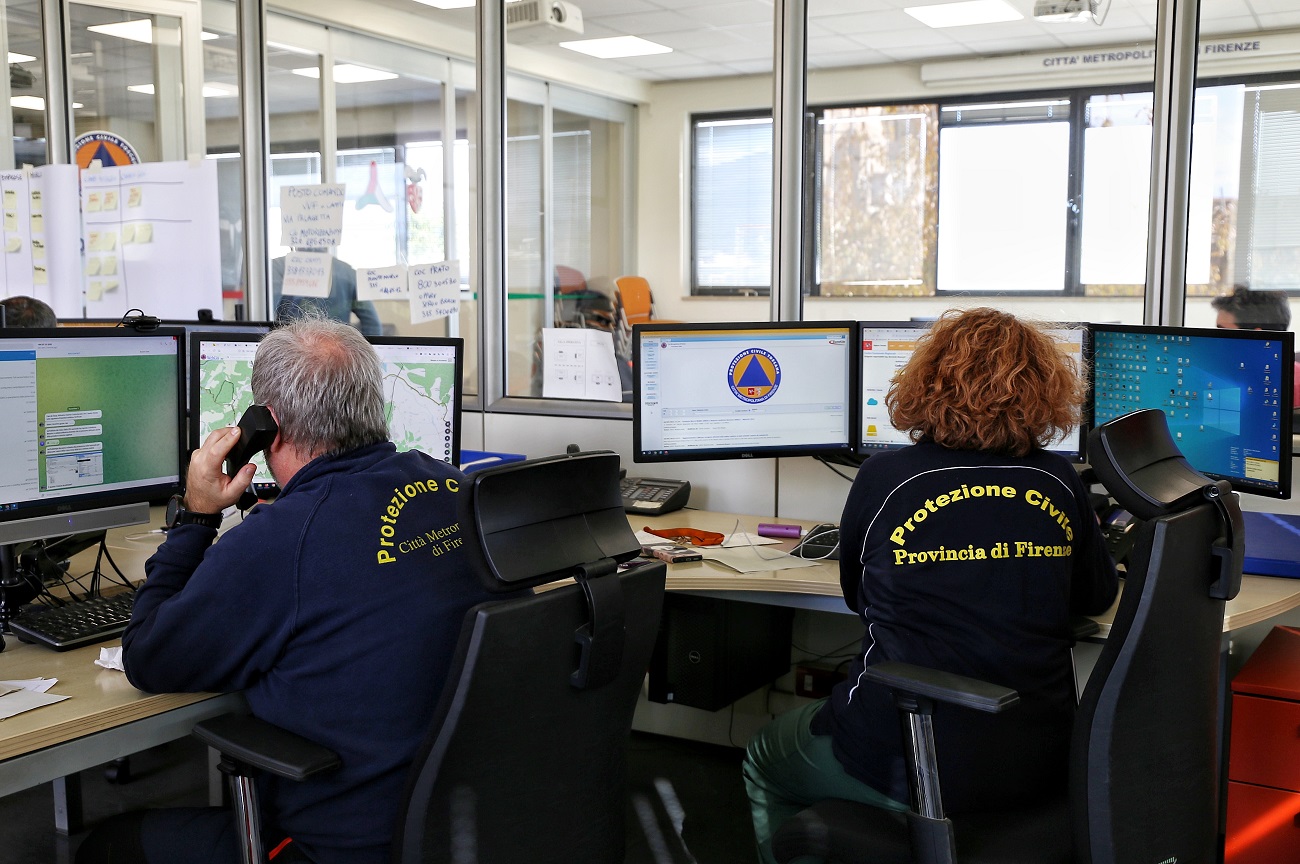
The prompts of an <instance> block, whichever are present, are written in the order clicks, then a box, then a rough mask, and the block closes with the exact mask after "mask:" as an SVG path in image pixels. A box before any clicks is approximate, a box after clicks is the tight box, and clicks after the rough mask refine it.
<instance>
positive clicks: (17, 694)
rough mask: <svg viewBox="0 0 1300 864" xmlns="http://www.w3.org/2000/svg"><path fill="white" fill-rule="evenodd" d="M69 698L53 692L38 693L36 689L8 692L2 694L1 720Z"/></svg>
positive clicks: (0, 703) (0, 702) (0, 697)
mask: <svg viewBox="0 0 1300 864" xmlns="http://www.w3.org/2000/svg"><path fill="white" fill-rule="evenodd" d="M67 698H68V697H67V696H56V695H54V694H53V693H37V692H36V691H35V690H16V691H14V692H13V693H6V694H5V695H4V696H0V720H8V719H9V718H10V717H13V716H15V715H17V714H21V713H23V712H24V711H30V710H32V709H33V708H44V707H45V706H46V705H53V704H54V703H55V702H62V701H63V700H64V699H67Z"/></svg>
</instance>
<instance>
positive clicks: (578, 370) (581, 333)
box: [542, 327, 623, 402]
mask: <svg viewBox="0 0 1300 864" xmlns="http://www.w3.org/2000/svg"><path fill="white" fill-rule="evenodd" d="M542 368H543V377H542V396H544V397H545V398H547V399H600V400H603V401H606V402H622V401H623V388H622V385H621V384H620V383H619V377H618V360H617V358H615V356H614V336H613V334H611V333H607V332H606V331H604V330H587V329H581V328H574V327H544V328H542Z"/></svg>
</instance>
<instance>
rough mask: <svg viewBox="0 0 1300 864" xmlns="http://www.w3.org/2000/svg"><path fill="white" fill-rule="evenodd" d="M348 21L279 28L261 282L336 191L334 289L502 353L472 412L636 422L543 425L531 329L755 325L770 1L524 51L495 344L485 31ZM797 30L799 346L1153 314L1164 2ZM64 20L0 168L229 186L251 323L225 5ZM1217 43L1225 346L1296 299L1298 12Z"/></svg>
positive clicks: (387, 319) (1207, 70)
mask: <svg viewBox="0 0 1300 864" xmlns="http://www.w3.org/2000/svg"><path fill="white" fill-rule="evenodd" d="M356 5H358V4H353V6H356ZM364 5H365V9H366V10H367V14H368V16H369V17H368V18H367V22H368V23H367V27H366V29H367V31H368V32H367V34H366V35H362V34H360V33H358V32H355V31H354V30H353V29H352V28H350V27H349V25H348V22H345V21H341V20H330V19H329V15H330V14H332V13H331V12H330V10H328V9H325V10H320V11H318V12H314V11H312V10H309V9H308V8H307V4H305V3H303V2H300V0H285V3H284V4H283V6H280V5H277V6H275V7H273V8H272V9H271V11H270V13H269V14H268V20H267V34H268V35H267V43H268V44H267V46H266V49H267V67H266V73H265V74H266V79H265V87H266V91H267V110H268V115H269V141H268V150H269V152H268V153H267V159H268V169H267V173H268V177H269V186H268V190H267V192H268V195H267V234H268V236H267V238H266V247H267V252H268V258H269V259H270V258H276V257H280V256H282V255H284V254H285V253H286V252H287V251H288V247H287V246H286V245H285V244H284V243H283V242H282V239H281V237H280V230H279V227H280V226H279V223H280V217H281V211H280V202H279V194H280V190H281V189H282V188H283V187H285V186H288V185H302V184H317V183H339V184H342V185H343V186H344V188H345V190H346V206H345V212H344V232H343V242H342V244H341V245H340V246H339V247H338V249H337V250H336V254H337V256H338V257H339V258H340V259H341V260H344V261H347V262H348V263H350V264H352V265H354V266H356V267H360V268H363V269H364V268H373V267H393V266H407V267H409V266H417V265H420V264H428V263H434V262H440V261H449V262H454V263H455V265H456V267H457V270H458V275H459V282H460V286H461V291H460V303H459V309H460V311H459V313H458V314H456V315H454V316H451V317H449V318H443V319H438V320H435V321H432V322H426V323H422V324H412V323H411V319H410V314H409V306H408V305H407V304H406V303H405V301H395V300H379V301H376V309H377V313H378V318H379V321H380V325H381V327H382V329H384V330H385V331H386V332H397V333H408V332H419V333H428V334H443V333H451V334H454V335H460V336H462V337H464V338H466V339H467V341H468V342H469V343H470V350H469V351H468V356H469V358H470V362H469V363H467V364H466V380H465V382H464V384H465V386H466V390H467V392H474V393H477V392H478V390H479V386H478V385H479V382H478V380H477V376H478V370H477V364H476V362H474V361H475V358H476V357H477V344H478V339H479V334H480V333H481V331H482V330H483V329H484V328H488V329H491V330H492V331H494V332H497V333H499V334H500V336H499V338H496V339H494V340H491V341H490V342H489V343H487V344H496V345H500V346H501V353H502V355H503V356H502V358H501V368H502V369H503V370H504V376H503V377H504V382H503V389H502V390H501V391H500V392H503V393H504V394H505V397H506V398H505V399H504V400H501V401H499V402H495V403H494V404H493V405H489V406H480V407H487V408H491V409H499V410H522V411H533V410H542V411H546V412H552V411H558V412H560V413H564V412H567V411H570V410H578V411H579V413H583V412H586V413H592V412H594V413H597V414H602V413H603V414H605V415H608V416H624V414H625V412H626V408H625V407H624V406H615V405H603V406H602V405H601V404H598V402H599V400H597V401H596V402H593V404H591V405H588V406H586V407H585V408H584V407H582V406H578V407H577V408H576V409H575V408H574V406H573V405H572V404H571V402H570V401H568V400H561V401H555V400H551V401H548V402H544V403H543V402H537V401H535V400H537V399H539V398H543V397H544V395H545V392H546V381H545V375H544V365H543V364H542V363H541V362H540V361H541V358H542V355H543V349H544V342H545V338H544V334H545V332H546V331H548V330H550V331H555V330H562V329H565V328H575V327H576V328H582V329H610V330H614V331H615V334H614V335H617V331H619V330H620V324H619V320H618V311H619V310H618V308H617V307H618V304H619V296H618V293H619V292H618V287H617V283H618V280H619V278H620V277H622V276H628V275H632V276H641V277H644V278H645V279H646V280H647V281H648V284H649V286H650V289H651V291H652V296H653V303H654V314H655V315H656V316H657V317H659V318H669V319H676V320H685V321H704V322H707V321H734V320H765V319H767V318H768V317H769V316H770V315H771V308H772V307H771V302H770V300H769V299H768V298H769V295H770V293H771V284H770V283H771V270H772V260H773V259H772V253H773V242H774V232H773V225H772V184H773V177H774V173H775V172H774V171H773V164H772V149H773V148H772V140H773V130H772V120H771V117H772V103H773V72H772V70H773V66H774V64H773V55H772V44H773V41H774V40H773V34H774V33H775V32H776V30H777V27H776V24H777V22H776V21H775V20H774V7H773V6H771V5H768V4H766V3H763V2H759V0H753V2H740V3H737V4H729V6H728V10H727V11H726V12H725V14H724V12H723V11H722V10H719V9H715V8H712V7H710V6H708V5H707V4H704V5H702V6H700V8H690V9H680V10H678V9H673V10H672V11H669V10H668V8H667V7H666V6H665V8H664V9H663V10H660V11H661V12H663V14H662V15H659V16H658V17H648V16H642V15H636V14H632V13H630V12H627V10H621V9H618V8H615V7H614V6H610V5H608V4H606V3H603V2H599V0H593V2H592V3H589V4H586V5H585V8H584V12H585V14H586V17H587V31H588V32H587V34H586V36H587V37H594V36H603V35H612V34H615V33H629V34H630V33H631V32H637V33H639V34H640V35H641V36H642V37H643V38H647V39H651V40H655V39H658V40H659V41H660V43H662V44H661V47H662V48H663V49H664V51H668V49H671V51H669V52H668V53H663V52H661V53H659V54H650V55H646V56H644V57H631V58H628V57H624V58H618V59H616V60H614V61H603V60H599V59H587V58H581V57H578V56H577V55H574V54H572V53H571V52H570V53H565V52H564V50H563V49H561V48H560V47H558V42H559V41H560V39H561V38H562V37H564V36H565V34H558V35H554V38H548V39H546V40H542V41H540V42H538V41H536V40H535V39H533V38H530V39H523V38H519V36H517V35H515V34H509V35H508V42H509V44H508V46H507V55H506V61H507V62H506V72H507V75H506V83H505V94H504V95H505V105H506V112H505V113H506V128H505V130H504V137H505V141H504V142H503V144H504V149H505V152H506V177H505V188H506V212H505V216H506V218H505V222H506V238H505V246H506V263H507V266H506V272H505V279H504V284H503V285H502V286H499V288H498V287H496V286H493V287H492V288H491V289H490V290H493V291H496V290H501V291H502V292H503V297H502V302H501V304H500V307H499V308H500V309H501V310H502V314H501V320H499V321H495V320H494V321H484V320H480V316H479V315H478V298H479V291H480V287H481V286H478V285H476V284H474V273H475V272H476V271H475V267H476V261H477V256H478V254H479V250H477V249H476V248H475V243H474V242H473V238H474V232H473V226H474V210H475V208H476V206H477V205H476V199H477V194H478V190H477V189H476V188H475V183H476V181H475V168H474V166H475V161H476V158H477V153H476V148H475V143H474V136H475V133H474V128H473V127H474V125H475V121H474V117H475V111H476V107H475V102H476V95H475V83H474V81H475V71H474V66H473V63H474V58H473V48H472V46H473V44H474V42H473V38H472V36H473V23H474V18H473V10H472V9H459V10H442V9H435V8H432V7H428V6H417V5H413V4H410V3H405V2H402V0H383V2H380V0H375V2H371V3H367V4H364ZM615 5H616V4H615ZM657 5H663V4H657ZM784 5H787V4H777V6H776V9H775V12H779V11H780V8H781V7H782V6H784ZM801 5H806V12H807V14H806V19H805V21H804V24H803V29H804V31H805V32H804V36H805V37H806V45H807V48H806V57H807V78H806V103H807V111H806V113H805V116H804V118H803V120H802V129H801V133H802V140H803V142H804V159H803V162H804V165H803V168H804V172H803V177H802V181H801V189H802V194H803V200H802V205H803V210H804V219H803V227H802V230H801V236H800V243H801V248H802V250H803V255H804V257H805V259H806V261H805V264H806V266H805V272H806V277H805V278H804V279H802V280H801V284H800V285H799V286H798V287H799V290H800V292H801V294H802V295H803V296H802V304H801V310H802V311H801V314H802V317H804V318H806V319H811V320H831V319H844V318H848V319H873V320H875V319H899V320H906V319H909V318H926V317H932V316H934V315H936V314H938V313H939V312H940V311H942V310H943V309H945V308H948V307H950V306H964V305H972V304H992V305H997V306H1001V307H1003V308H1007V309H1009V310H1011V311H1015V312H1017V313H1020V314H1025V315H1030V316H1034V317H1037V318H1041V319H1050V320H1067V321H1068V320H1095V321H1118V322H1136V321H1141V320H1143V318H1144V315H1148V314H1150V313H1148V312H1147V310H1146V306H1147V302H1146V297H1147V295H1148V294H1149V293H1150V291H1151V287H1150V286H1148V285H1147V284H1146V282H1147V274H1146V269H1147V266H1148V265H1147V258H1148V255H1149V252H1148V248H1149V246H1150V245H1151V243H1150V241H1149V239H1148V232H1149V227H1148V221H1149V219H1150V201H1151V188H1152V182H1151V176H1152V165H1151V147H1152V143H1151V142H1152V117H1153V114H1154V112H1155V110H1156V99H1155V96H1154V90H1155V84H1156V77H1155V73H1156V67H1155V59H1156V58H1155V56H1154V54H1155V52H1154V32H1155V28H1154V24H1155V22H1156V21H1157V18H1158V16H1159V14H1160V12H1161V8H1160V7H1158V6H1157V4H1156V3H1155V2H1152V0H1112V2H1110V3H1109V4H1107V3H1105V2H1101V3H1092V4H1085V5H1086V6H1087V10H1086V12H1087V14H1080V15H1078V16H1075V17H1076V18H1080V19H1082V20H1072V21H1065V20H1051V19H1048V18H1043V17H1035V14H1034V7H1033V4H1029V3H1025V2H1020V0H1007V2H1006V3H1004V4H1003V5H1004V6H1006V9H1005V10H1003V12H1002V20H984V21H954V20H945V19H943V18H935V17H934V15H935V14H937V13H936V10H942V9H943V8H944V7H945V6H948V5H951V4H928V5H926V6H923V7H919V8H910V7H909V8H897V7H896V6H894V5H891V4H885V3H883V2H874V0H873V2H871V3H863V4H854V5H853V6H852V7H851V8H850V7H848V6H846V5H845V4H842V3H838V2H832V0H806V4H801ZM64 6H65V8H66V13H67V15H66V17H67V21H68V22H69V28H68V29H69V32H68V38H69V39H70V42H69V43H68V44H67V46H66V51H65V53H66V57H65V58H63V61H62V63H61V64H59V63H56V64H54V66H55V68H56V70H61V71H62V73H63V76H64V77H65V79H66V83H67V88H66V91H67V95H66V97H65V96H64V95H63V93H62V90H61V87H60V86H55V87H54V88H53V89H50V85H49V82H48V81H47V80H46V79H47V77H48V74H47V73H48V72H49V69H50V68H51V67H50V64H47V63H46V57H45V54H46V53H47V50H48V49H47V46H48V45H49V44H60V43H59V42H58V40H55V41H54V42H53V43H51V41H50V37H51V34H48V33H46V32H44V30H43V29H42V21H43V18H42V12H41V4H39V3H35V2H8V3H6V4H5V7H4V10H3V12H4V14H3V16H2V19H3V20H2V22H0V36H3V38H4V41H5V44H6V48H7V49H8V52H9V57H10V78H9V86H10V104H11V111H10V114H9V115H8V116H9V118H10V119H9V126H10V133H9V134H8V135H7V136H5V137H4V142H3V145H4V149H3V150H0V168H4V167H18V166H20V165H23V164H28V165H40V164H42V163H43V162H45V161H48V158H49V156H48V154H49V153H50V152H51V146H50V141H49V139H48V135H49V132H50V128H51V123H50V119H51V118H50V115H49V113H48V112H49V111H50V110H53V111H58V112H60V117H62V116H63V115H64V114H66V116H67V118H68V122H67V123H66V124H64V126H65V127H66V130H67V133H68V135H67V137H68V140H67V141H60V142H55V144H56V145H57V146H55V147H54V148H53V151H54V152H58V153H70V152H71V138H72V137H73V136H75V135H76V134H78V133H80V132H86V131H104V132H108V133H112V134H113V135H116V136H118V137H120V138H121V139H123V140H126V141H128V142H130V144H131V145H132V147H133V148H134V150H135V151H136V153H137V157H138V158H139V159H141V160H143V161H175V160H182V159H189V158H194V157H196V156H207V157H208V158H210V159H212V160H214V161H216V162H217V163H218V178H219V181H218V208H219V211H220V213H219V225H220V232H221V243H220V246H221V270H222V280H221V281H222V289H223V296H224V299H225V308H224V310H223V314H224V316H225V317H234V315H235V314H236V311H237V308H238V307H239V306H240V305H243V306H244V307H245V308H247V305H248V300H249V298H247V297H246V296H245V294H244V285H245V282H246V276H245V273H246V270H247V262H245V261H244V260H243V254H244V253H243V250H244V248H245V244H244V238H243V230H244V226H243V224H242V216H241V207H242V180H243V173H242V172H243V171H244V166H243V161H244V160H243V159H242V158H241V154H240V146H241V145H240V129H241V124H242V122H243V118H241V116H240V105H239V99H238V98H236V97H237V96H238V51H237V48H238V44H239V43H238V40H239V38H240V37H239V33H238V27H237V26H236V22H235V14H234V3H232V2H227V0H205V2H203V3H201V4H200V3H194V2H189V0H121V2H106V0H91V2H76V3H71V2H68V3H65V4H64ZM925 10H929V11H925ZM353 11H354V12H355V9H354V10H353ZM320 16H323V17H320ZM1199 21H1200V34H1199V37H1200V38H1199V44H1198V46H1197V49H1196V51H1195V52H1193V53H1194V54H1195V55H1196V57H1197V60H1198V65H1197V69H1196V73H1197V75H1196V79H1195V96H1194V99H1193V111H1192V117H1191V119H1190V121H1189V123H1188V126H1189V128H1188V130H1187V131H1188V132H1189V133H1190V136H1191V142H1192V144H1191V146H1192V152H1191V156H1190V166H1189V168H1188V173H1189V175H1190V179H1189V181H1188V182H1187V185H1186V199H1187V216H1186V230H1187V241H1186V248H1187V260H1186V268H1185V269H1186V283H1187V284H1186V305H1185V313H1184V317H1185V319H1186V321H1187V323H1188V324H1190V325H1194V326H1209V325H1212V324H1213V322H1214V320H1215V315H1214V310H1213V308H1212V307H1211V305H1210V303H1209V301H1210V299H1211V298H1212V297H1213V296H1216V295H1218V294H1220V293H1223V292H1225V291H1227V290H1230V289H1231V288H1232V286H1234V285H1250V286H1251V287H1252V288H1255V289H1258V290H1278V291H1286V292H1291V291H1294V290H1295V289H1296V288H1297V287H1300V286H1297V285H1296V284H1295V282H1294V279H1295V277H1294V275H1293V274H1294V272H1295V270H1296V268H1295V266H1294V263H1295V259H1296V257H1297V255H1296V254H1295V250H1294V248H1293V247H1294V246H1295V244H1294V243H1293V242H1292V237H1291V234H1293V233H1294V230H1293V228H1292V225H1293V223H1294V222H1295V219H1294V218H1292V217H1293V216H1294V214H1292V212H1291V210H1292V209H1294V208H1292V207H1291V204H1290V202H1291V201H1292V199H1293V198H1296V197H1297V196H1296V194H1295V190H1294V189H1293V186H1294V184H1293V183H1291V179H1290V178H1291V177H1293V176H1295V175H1296V174H1300V172H1296V171H1295V170H1294V167H1293V166H1294V164H1295V160H1296V159H1298V158H1300V156H1298V155H1297V154H1300V150H1297V148H1295V147H1293V146H1290V145H1291V142H1292V140H1293V137H1294V136H1292V135H1291V133H1290V127H1289V126H1288V124H1289V123H1290V122H1291V121H1290V119H1289V118H1290V117H1292V116H1293V115H1294V113H1295V110H1296V108H1297V107H1300V106H1297V105H1295V104H1293V103H1294V102H1295V98H1293V97H1292V96H1291V95H1290V94H1292V93H1296V92H1300V36H1298V35H1297V34H1298V33H1300V12H1289V11H1286V10H1281V11H1276V12H1270V13H1268V14H1263V13H1256V12H1254V11H1250V10H1244V11H1243V10H1242V9H1241V8H1240V6H1239V4H1234V3H1229V2H1228V0H1204V2H1202V3H1201V4H1200V15H1199ZM796 23H797V22H796ZM379 33H384V34H386V35H384V36H379V35H377V34H379ZM535 35H536V34H534V36H535ZM755 46H761V47H760V48H757V49H756V47H755ZM1187 62H1189V63H1190V62H1191V61H1190V60H1189V61H1187ZM548 64H549V65H548ZM552 72H554V77H552ZM55 83H56V84H59V83H60V82H55ZM47 90H50V92H48V93H47V92H46V91H47ZM47 101H50V102H51V103H52V104H50V105H48V106H47V105H46V102H47ZM58 103H62V104H58ZM54 119H55V120H58V119H59V118H54ZM58 125H59V124H57V123H56V124H54V126H55V129H56V130H57V129H58ZM68 158H71V156H69V157H68ZM268 299H270V298H268ZM614 341H615V344H616V345H617V344H619V342H618V340H617V339H615V340H614ZM617 359H618V360H619V361H620V362H622V361H624V360H626V359H627V358H625V357H618V358H617ZM519 397H525V398H522V399H521V398H519ZM471 402H473V400H471Z"/></svg>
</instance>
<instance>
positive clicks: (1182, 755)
mask: <svg viewBox="0 0 1300 864" xmlns="http://www.w3.org/2000/svg"><path fill="white" fill-rule="evenodd" d="M1088 453H1089V459H1090V462H1091V464H1092V466H1093V468H1094V469H1096V471H1097V474H1098V476H1099V477H1100V478H1101V480H1102V482H1103V483H1104V484H1105V486H1106V488H1107V489H1108V490H1109V491H1110V492H1111V494H1112V495H1113V496H1114V498H1115V499H1116V501H1117V502H1118V503H1119V504H1120V506H1122V507H1124V508H1125V509H1127V510H1129V511H1130V512H1132V513H1133V514H1134V515H1135V516H1137V517H1138V518H1139V519H1143V520H1147V521H1145V523H1144V524H1143V525H1142V527H1141V528H1140V529H1139V530H1140V531H1141V532H1142V533H1141V535H1140V536H1139V539H1138V540H1137V543H1136V544H1135V547H1134V550H1133V552H1132V554H1131V556H1130V564H1129V569H1128V575H1127V580H1126V584H1125V586H1124V592H1123V597H1122V598H1121V600H1120V605H1119V607H1118V609H1117V611H1116V613H1115V620H1114V623H1113V624H1112V625H1111V629H1110V634H1109V636H1108V637H1107V639H1106V643H1105V645H1104V646H1103V648H1102V651H1101V655H1100V657H1099V659H1098V661H1097V664H1096V666H1095V667H1094V669H1093V671H1092V674H1091V676H1090V677H1089V679H1088V683H1087V685H1086V687H1085V688H1084V692H1083V696H1082V699H1081V701H1080V705H1079V709H1078V712H1077V714H1076V716H1075V722H1074V733H1073V742H1072V747H1071V753H1070V756H1069V765H1068V769H1067V766H1062V770H1063V771H1066V770H1068V776H1069V789H1068V794H1064V793H1063V794H1061V795H1059V796H1057V797H1055V798H1052V799H1049V800H1045V801H1042V802H1040V803H1037V804H1036V805H1034V806H1032V807H1028V808H1023V809H1018V810H1014V811H992V812H981V813H970V814H958V815H954V816H952V817H951V818H946V817H945V815H944V813H943V806H942V801H941V797H940V794H941V793H940V785H939V775H938V769H937V767H936V766H935V764H934V747H933V737H932V734H931V727H930V719H931V716H930V715H931V712H932V711H939V710H943V707H942V705H943V703H951V704H958V705H964V706H966V707H969V708H976V709H978V710H984V711H989V712H992V713H997V712H1001V711H1005V710H1014V704H1015V702H1016V701H1017V699H1018V697H1017V695H1016V693H1015V691H1013V690H1008V689H1006V688H1003V687H996V686H994V685H990V684H987V683H984V682H979V681H974V680H972V679H966V678H961V677H960V676H953V675H945V674H943V673H939V672H936V671H934V670H927V669H922V668H920V667H915V666H910V665H909V664H903V663H880V664H878V665H876V666H872V667H869V668H868V669H867V677H868V678H869V679H870V680H872V681H874V682H876V683H877V684H880V685H882V686H887V687H890V688H891V690H892V691H893V692H894V695H895V700H896V701H897V702H898V704H899V706H900V709H901V710H902V711H904V712H905V716H906V717H907V722H908V724H909V725H910V727H911V732H912V734H911V735H907V734H905V736H904V737H905V739H907V740H908V741H909V749H912V750H913V751H914V752H912V753H911V754H909V755H910V758H911V759H912V763H913V774H912V778H911V779H912V797H913V809H912V810H910V811H908V812H907V813H906V814H905V815H896V814H892V813H889V812H887V811H884V810H880V809H877V808H873V807H868V806H865V805H861V804H856V803H851V802H847V801H823V802H820V803H818V804H815V805H813V806H811V807H809V808H807V809H805V810H803V811H801V812H800V813H799V814H798V815H797V816H796V817H795V818H794V819H792V820H790V821H789V822H788V823H786V824H785V825H783V826H782V827H781V829H780V830H779V831H778V832H777V833H776V836H775V837H774V838H773V850H774V852H775V854H776V857H777V859H778V860H779V861H782V862H787V861H790V860H792V859H794V858H796V857H798V856H800V855H813V856H821V857H823V858H826V859H829V860H831V861H835V862H842V864H859V862H872V864H892V862H900V864H901V862H916V864H951V862H954V861H960V862H962V864H974V862H981V864H983V862H990V864H991V862H999V864H1010V862H1017V864H1018V862H1024V864H1054V862H1060V864H1069V862H1078V864H1102V862H1116V864H1121V862H1122V864H1128V862H1132V864H1155V862H1165V861H1177V862H1180V864H1192V862H1210V861H1213V860H1215V847H1216V844H1217V839H1218V838H1217V834H1218V832H1217V827H1218V824H1219V808H1218V794H1219V782H1218V777H1217V774H1218V768H1219V758H1218V748H1219V735H1218V731H1217V726H1218V724H1217V712H1218V709H1219V704H1218V703H1219V689H1218V682H1219V674H1220V672H1219V651H1220V640H1221V635H1222V628H1223V604H1224V601H1225V600H1227V599H1231V598H1232V597H1234V596H1236V593H1237V591H1238V589H1239V588H1240V584H1241V566H1242V557H1243V554H1244V542H1243V527H1242V520H1241V511H1240V509H1239V508H1238V506H1237V502H1236V500H1235V498H1234V497H1233V496H1232V494H1231V492H1230V491H1229V489H1228V486H1227V484H1226V483H1223V482H1219V483H1214V482H1211V481H1210V480H1209V479H1208V478H1206V477H1204V476H1203V475H1201V474H1199V473H1197V472H1196V471H1195V470H1194V469H1192V468H1191V467H1190V466H1189V465H1188V464H1187V462H1186V460H1185V459H1183V457H1182V455H1181V454H1180V453H1179V452H1178V449H1177V447H1176V446H1175V444H1174V442H1173V439H1172V438H1171V437H1170V434H1169V430H1168V426H1167V424H1166V422H1165V419H1164V414H1163V413H1162V412H1160V411H1138V412H1135V413H1133V414H1129V415H1126V416H1124V417H1121V418H1119V419H1117V420H1114V421H1112V422H1111V423H1107V424H1105V425H1103V426H1101V427H1099V428H1097V429H1095V430H1094V431H1093V433H1092V435H1091V436H1090V438H1089V444H1088ZM936 703H940V704H939V705H936ZM913 741H915V742H916V743H917V746H915V747H912V746H911V745H912V743H913Z"/></svg>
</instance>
